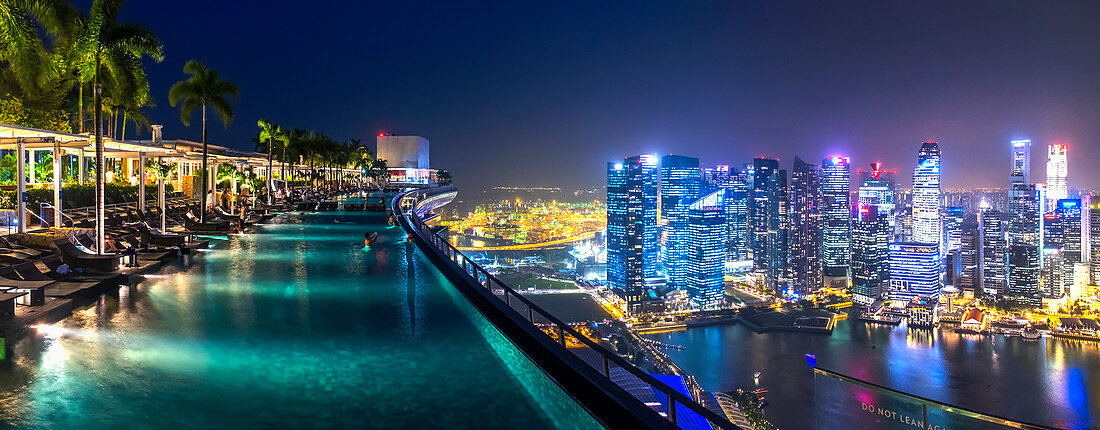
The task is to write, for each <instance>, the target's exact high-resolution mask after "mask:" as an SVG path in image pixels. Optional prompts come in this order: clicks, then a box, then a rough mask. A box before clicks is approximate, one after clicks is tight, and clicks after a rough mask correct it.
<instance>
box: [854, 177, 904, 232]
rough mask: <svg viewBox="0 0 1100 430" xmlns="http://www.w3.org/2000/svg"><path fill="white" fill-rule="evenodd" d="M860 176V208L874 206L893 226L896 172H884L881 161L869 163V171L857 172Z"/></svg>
mask: <svg viewBox="0 0 1100 430" xmlns="http://www.w3.org/2000/svg"><path fill="white" fill-rule="evenodd" d="M856 173H858V174H860V175H862V178H861V179H862V182H861V184H860V186H859V204H860V206H874V207H877V208H878V211H879V212H880V213H882V215H884V216H886V219H887V220H888V221H889V223H890V226H891V227H893V226H894V225H895V224H894V206H895V204H896V203H895V201H896V199H897V193H896V190H897V181H896V179H895V177H896V176H897V173H898V171H897V170H893V171H890V170H886V168H884V167H883V166H882V162H881V161H876V162H874V163H871V170H862V169H860V170H857V171H856Z"/></svg>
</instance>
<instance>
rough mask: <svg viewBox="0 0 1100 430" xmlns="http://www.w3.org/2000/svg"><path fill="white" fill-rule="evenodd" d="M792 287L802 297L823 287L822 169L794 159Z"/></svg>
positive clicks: (792, 187) (791, 242)
mask: <svg viewBox="0 0 1100 430" xmlns="http://www.w3.org/2000/svg"><path fill="white" fill-rule="evenodd" d="M790 199H791V203H792V209H791V233H790V244H791V265H790V267H791V286H792V287H794V289H795V291H797V292H798V293H799V294H805V293H807V292H810V291H813V290H814V289H817V288H819V287H821V286H822V285H823V283H824V281H823V277H822V236H821V216H822V215H821V170H820V169H819V168H818V166H817V165H815V164H810V163H807V162H805V161H802V159H801V158H798V157H795V158H794V168H793V169H792V170H791V196H790Z"/></svg>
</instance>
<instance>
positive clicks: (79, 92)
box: [76, 79, 84, 134]
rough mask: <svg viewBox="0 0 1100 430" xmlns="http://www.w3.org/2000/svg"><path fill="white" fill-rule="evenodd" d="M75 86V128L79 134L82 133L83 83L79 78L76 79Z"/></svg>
mask: <svg viewBox="0 0 1100 430" xmlns="http://www.w3.org/2000/svg"><path fill="white" fill-rule="evenodd" d="M76 86H77V88H78V89H77V96H76V98H77V102H76V103H77V114H76V129H77V130H78V131H77V132H78V133H80V134H84V83H83V82H80V80H79V79H77V81H76Z"/></svg>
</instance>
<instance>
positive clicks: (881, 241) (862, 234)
mask: <svg viewBox="0 0 1100 430" xmlns="http://www.w3.org/2000/svg"><path fill="white" fill-rule="evenodd" d="M889 241H890V223H889V221H888V220H887V218H886V215H885V214H883V213H882V212H880V211H879V210H878V208H877V207H875V206H863V205H860V207H859V217H858V218H857V219H856V222H855V223H853V225H852V301H854V302H856V303H859V304H861V305H870V304H872V303H874V301H875V300H878V299H879V297H881V296H882V293H883V292H886V291H887V285H888V284H887V282H888V280H889V278H890V260H889Z"/></svg>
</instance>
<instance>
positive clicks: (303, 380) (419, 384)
mask: <svg viewBox="0 0 1100 430" xmlns="http://www.w3.org/2000/svg"><path fill="white" fill-rule="evenodd" d="M280 221H281V222H280V223H278V224H270V225H266V226H261V227H259V228H258V231H257V232H256V233H254V234H248V235H246V236H241V237H230V238H229V239H228V240H219V241H214V243H213V248H212V250H211V251H210V252H205V253H201V254H200V255H197V256H195V257H189V258H188V259H187V260H186V261H185V262H183V263H182V264H178V265H173V266H169V267H167V268H165V269H164V270H162V271H161V272H159V273H158V274H157V275H155V276H153V277H150V278H149V279H146V280H145V281H143V282H141V283H140V284H138V285H137V286H136V287H133V288H128V287H123V288H121V289H120V290H119V291H118V293H117V294H108V295H105V296H103V297H101V298H100V300H99V302H98V303H96V304H95V305H93V306H91V307H87V308H84V309H80V310H78V311H77V312H75V313H74V315H73V316H72V317H70V318H68V319H66V320H64V321H62V322H60V323H58V324H56V325H57V326H59V327H63V328H64V331H63V334H61V335H52V336H45V335H41V334H38V335H28V336H26V337H24V338H21V339H18V340H9V342H8V343H9V345H8V357H7V360H5V361H3V362H2V363H0V426H4V427H22V428H338V427H353V428H361V427H368V428H389V429H404V428H522V429H525V430H534V429H549V428H593V427H598V424H597V423H596V422H595V421H594V420H593V419H592V418H591V417H590V416H589V415H588V414H587V413H586V412H585V411H584V410H583V409H582V408H581V407H579V406H578V405H577V404H576V403H575V402H574V401H573V400H572V399H570V398H569V397H568V396H567V395H566V394H565V393H563V392H562V391H561V389H560V388H559V387H558V386H557V385H555V384H554V383H553V381H551V380H550V379H548V378H547V377H546V376H545V375H544V374H543V373H542V372H541V371H540V370H539V369H538V368H537V367H535V366H534V365H533V364H532V363H531V362H530V361H528V360H527V358H526V357H525V356H523V354H521V353H520V352H519V351H518V350H516V349H515V348H514V347H513V346H512V345H511V344H510V343H508V341H507V340H506V339H505V338H504V337H503V336H502V335H501V334H500V333H499V332H497V331H496V330H495V328H493V327H492V325H491V324H489V323H488V322H487V321H486V320H485V319H484V318H483V317H481V315H480V314H478V313H477V312H476V310H474V309H473V308H472V307H471V306H470V305H469V304H468V303H467V302H465V299H464V298H462V297H461V296H460V295H459V294H458V293H457V292H456V291H455V290H454V289H453V288H454V287H453V286H451V285H449V284H448V283H447V281H446V279H445V278H443V276H442V275H441V274H440V273H439V272H437V271H436V270H435V268H434V267H433V266H432V265H431V264H430V263H429V262H428V261H427V259H426V258H425V257H424V256H423V255H422V254H421V253H420V252H419V251H417V250H416V248H415V246H413V245H412V244H409V243H406V242H404V241H403V239H404V237H405V235H404V232H403V231H401V229H400V228H396V227H394V228H387V227H386V225H385V217H384V215H383V214H378V213H375V214H371V213H360V214H351V213H328V214H321V213H319V214H288V215H284V216H283V217H282V218H281V219H280ZM367 232H378V233H380V237H379V239H378V241H377V242H376V243H375V244H374V245H373V246H371V247H370V248H365V247H364V246H363V235H364V233H367Z"/></svg>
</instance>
